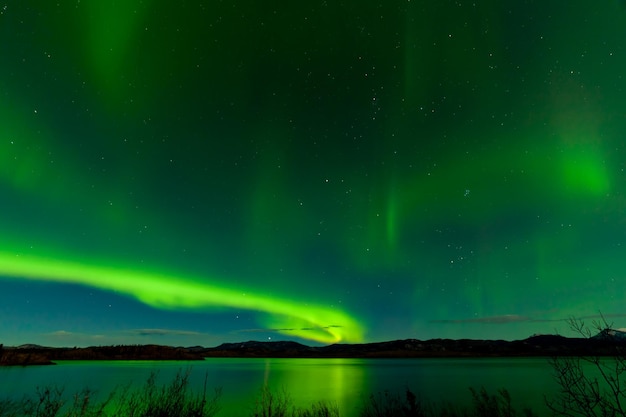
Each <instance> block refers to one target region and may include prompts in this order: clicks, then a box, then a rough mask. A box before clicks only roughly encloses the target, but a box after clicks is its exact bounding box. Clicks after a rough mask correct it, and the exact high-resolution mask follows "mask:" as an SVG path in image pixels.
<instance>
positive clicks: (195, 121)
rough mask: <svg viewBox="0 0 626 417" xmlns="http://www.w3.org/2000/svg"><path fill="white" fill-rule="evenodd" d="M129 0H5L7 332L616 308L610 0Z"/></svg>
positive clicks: (435, 329)
mask: <svg viewBox="0 0 626 417" xmlns="http://www.w3.org/2000/svg"><path fill="white" fill-rule="evenodd" d="M118 3H119V2H118ZM118 3H107V2H75V1H67V2H66V1H60V2H57V3H54V4H51V3H48V2H41V1H37V2H35V3H32V2H31V4H17V3H16V4H14V3H13V2H5V3H4V4H3V3H0V33H1V35H2V37H3V38H4V39H5V42H2V46H1V47H0V97H1V99H0V126H1V127H0V210H1V211H0V213H1V216H0V231H1V233H0V336H1V338H2V340H0V342H2V343H4V344H6V345H11V344H21V343H39V344H44V345H52V346H68V345H99V344H119V343H163V344H173V345H176V344H180V345H197V344H201V345H216V344H219V343H221V342H231V341H239V340H249V339H260V340H267V339H268V338H271V339H272V340H276V339H288V340H299V341H304V342H305V343H322V344H329V343H335V342H348V343H350V342H351V343H356V342H370V341H381V340H389V339H398V338H418V339H428V338H436V337H450V338H492V339H520V338H525V337H527V336H529V335H531V334H533V333H554V332H555V331H559V332H562V333H564V334H567V325H566V324H564V322H563V320H564V319H567V318H569V317H571V316H575V317H593V316H596V315H597V314H598V313H599V312H602V313H603V314H604V315H605V316H606V317H607V318H609V319H610V320H611V321H614V322H615V325H616V327H620V326H621V327H623V326H624V324H623V321H624V315H626V311H624V308H623V297H622V296H621V294H622V292H623V288H624V284H625V283H626V261H624V259H625V257H624V251H625V249H626V248H625V245H626V241H625V238H626V228H625V227H626V226H625V222H624V215H623V212H624V207H625V204H626V198H625V192H626V173H625V172H624V169H625V165H626V163H625V162H624V161H625V160H626V148H625V147H624V143H623V142H624V141H623V138H624V134H625V132H626V113H625V112H624V110H623V107H624V106H623V96H624V91H625V88H626V79H625V78H624V76H623V74H624V73H625V70H626V44H625V43H624V41H623V39H626V11H625V10H624V8H623V7H622V6H621V5H620V4H619V2H610V1H609V2H602V4H599V5H598V6H597V7H595V8H593V9H589V7H588V5H587V3H586V2H582V1H573V2H569V3H568V5H567V7H564V6H563V5H562V4H561V3H558V2H556V1H547V2H542V3H541V4H539V3H537V2H533V1H521V2H517V3H515V4H503V3H501V2H497V1H492V0H486V1H464V0H459V1H441V2H434V3H433V2H424V1H415V0H411V1H406V0H405V1H400V0H397V1H396V0H394V1H391V2H382V3H381V2H373V1H360V2H355V1H344V2H339V3H337V2H329V1H313V2H308V3H294V4H282V5H281V4H274V3H270V4H265V3H264V4H262V5H261V4H260V3H259V4H257V3H255V2H252V1H243V2H210V3H207V4H204V3H198V2H183V3H168V4H162V3H157V2H154V1H135V0H128V1H125V2H122V3H119V4H118Z"/></svg>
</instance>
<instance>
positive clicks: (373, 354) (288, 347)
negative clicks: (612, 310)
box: [0, 329, 626, 365]
mask: <svg viewBox="0 0 626 417" xmlns="http://www.w3.org/2000/svg"><path fill="white" fill-rule="evenodd" d="M624 336H626V333H624V332H620V331H613V330H610V329H607V330H603V331H602V332H600V333H599V334H598V335H596V336H593V337H591V338H588V339H587V338H568V337H563V336H558V335H535V336H531V337H529V338H526V339H523V340H514V341H506V340H481V339H430V340H419V339H404V340H392V341H387V342H376V343H361V344H341V343H340V344H332V345H328V346H320V347H311V346H306V345H303V344H301V343H297V342H292V341H272V342H259V341H248V342H237V343H222V344H221V345H219V346H216V347H212V348H205V347H202V346H193V347H187V348H184V347H171V346H161V345H118V346H91V347H87V348H76V347H75V348H49V347H42V346H38V345H21V346H19V347H13V348H9V347H2V346H1V345H0V365H31V364H51V363H53V361H55V360H203V359H204V358H208V357H250V358H278V357H280V358H443V357H523V356H580V355H598V356H611V355H614V354H615V352H616V350H615V348H616V347H618V346H619V347H622V346H623V347H626V337H624Z"/></svg>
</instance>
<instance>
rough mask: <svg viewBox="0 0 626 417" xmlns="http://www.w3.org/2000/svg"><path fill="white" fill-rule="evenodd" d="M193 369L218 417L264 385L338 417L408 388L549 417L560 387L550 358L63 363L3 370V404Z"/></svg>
mask: <svg viewBox="0 0 626 417" xmlns="http://www.w3.org/2000/svg"><path fill="white" fill-rule="evenodd" d="M187 369H191V377H190V381H191V384H192V387H193V388H194V389H195V390H198V391H200V390H202V388H203V385H204V381H205V376H206V377H207V378H208V380H207V381H208V382H207V386H208V387H209V391H212V389H213V388H218V387H221V389H222V398H221V401H220V404H221V405H222V410H221V412H220V413H219V414H218V415H219V416H224V417H229V416H246V415H249V414H250V409H251V407H252V405H253V404H254V401H255V398H257V397H258V394H259V390H260V389H261V387H263V386H264V385H267V386H269V387H270V388H271V389H272V390H283V389H284V390H285V391H286V392H288V393H289V396H290V398H291V399H292V401H293V402H294V403H295V404H297V405H301V406H308V405H310V404H311V403H313V402H318V401H320V400H322V401H325V402H327V403H331V404H336V405H337V406H338V407H339V410H340V415H341V416H345V417H352V416H354V415H355V414H356V413H357V412H358V411H359V409H360V407H362V404H363V403H364V401H365V400H367V398H368V397H369V396H370V395H371V394H377V393H380V392H383V391H385V390H387V391H390V392H391V393H398V394H401V395H404V391H405V390H406V389H407V388H409V389H411V390H412V391H413V392H414V393H416V394H417V395H418V397H421V398H423V399H427V400H429V401H433V402H439V401H447V402H451V403H454V404H469V403H471V394H470V392H469V387H475V388H480V387H481V386H484V387H485V388H486V389H487V390H488V391H489V392H490V393H494V394H495V393H496V390H497V389H499V388H506V389H507V390H508V391H509V392H510V394H511V397H512V401H513V405H514V406H516V407H521V406H529V407H531V408H533V410H535V411H536V412H539V413H540V414H541V415H547V413H546V408H545V405H544V400H543V398H544V395H548V396H549V395H550V394H551V393H553V392H555V391H556V389H557V387H556V385H555V383H554V381H553V378H552V370H551V368H550V366H549V365H548V361H547V359H545V358H491V359H474V358H471V359H247V358H246V359H241V358H209V359H206V360H205V361H200V362H197V361H192V362H186V361H173V362H162V361H154V362H153V361H96V362H91V361H59V362H58V365H56V366H40V367H35V366H33V367H5V368H0V398H7V397H8V398H15V399H19V398H22V397H23V396H24V395H33V394H34V393H35V392H36V388H37V387H38V386H39V387H43V386H51V385H56V386H63V387H64V388H65V393H66V394H67V395H68V396H69V395H71V394H73V393H77V392H79V391H80V390H81V389H82V388H85V387H89V388H91V389H94V390H96V391H97V392H98V393H99V394H100V395H102V396H105V395H106V394H108V393H109V392H111V391H112V390H114V389H115V388H116V387H120V386H126V385H128V384H129V383H132V384H133V386H136V387H140V386H142V384H144V383H145V381H146V379H147V378H148V376H149V375H150V374H151V373H153V372H158V381H159V382H163V383H167V382H169V381H171V379H172V378H173V377H174V376H175V375H176V373H177V372H179V371H183V372H184V371H185V370H187Z"/></svg>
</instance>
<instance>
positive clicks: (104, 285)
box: [0, 252, 363, 343]
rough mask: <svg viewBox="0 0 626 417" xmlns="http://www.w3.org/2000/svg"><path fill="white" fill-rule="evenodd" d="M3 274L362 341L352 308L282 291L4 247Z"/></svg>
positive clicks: (328, 339)
mask: <svg viewBox="0 0 626 417" xmlns="http://www.w3.org/2000/svg"><path fill="white" fill-rule="evenodd" d="M0 274H2V275H5V276H11V277H19V278H22V279H33V280H42V281H52V282H62V283H70V284H83V285H88V286H91V287H94V288H98V289H101V290H107V291H117V292H120V293H123V294H126V295H129V296H131V297H134V298H136V299H137V300H139V301H140V302H142V303H145V304H147V305H149V306H152V307H155V308H159V309H180V308H184V309H195V310H199V309H206V308H219V307H230V308H243V309H247V310H251V311H257V312H262V313H266V314H267V315H268V317H267V319H266V320H265V321H264V323H263V324H264V325H266V326H271V328H269V329H267V330H268V331H276V332H278V333H282V334H289V335H292V336H297V337H300V338H303V339H308V340H314V341H317V342H321V343H337V342H341V341H344V342H361V341H363V329H362V327H361V325H360V324H359V323H358V322H357V321H356V320H354V319H353V318H351V317H350V316H349V315H348V314H346V313H344V312H341V311H337V310H335V309H332V308H327V307H323V306H319V305H310V304H305V303H299V302H297V301H293V300H283V299H280V298H278V297H276V296H270V295H260V294H254V293H251V292H246V291H241V290H239V291H237V290H233V289H227V288H220V287H218V286H213V285H209V284H206V283H203V282H201V281H200V280H195V279H192V278H182V277H178V276H174V275H168V274H159V273H149V272H143V271H138V270H133V269H125V268H114V267H102V266H96V265H88V264H82V263H75V262H67V261H61V260H58V259H48V258H43V257H35V256H24V255H19V256H16V255H15V254H10V253H7V252H0Z"/></svg>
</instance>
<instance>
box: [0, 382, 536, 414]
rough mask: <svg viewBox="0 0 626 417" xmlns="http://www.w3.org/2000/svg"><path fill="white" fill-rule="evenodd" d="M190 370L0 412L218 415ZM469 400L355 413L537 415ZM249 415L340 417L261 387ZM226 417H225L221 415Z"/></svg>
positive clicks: (411, 402) (384, 401) (375, 400)
mask: <svg viewBox="0 0 626 417" xmlns="http://www.w3.org/2000/svg"><path fill="white" fill-rule="evenodd" d="M188 381H189V372H186V373H178V374H177V375H176V377H175V378H174V379H173V380H172V381H171V382H170V383H169V384H166V385H162V386H158V385H157V384H156V374H152V375H150V377H149V378H148V380H147V381H146V383H145V384H144V386H143V387H142V388H140V389H136V390H134V391H132V390H129V389H128V388H129V387H125V388H124V389H122V390H119V391H117V392H113V393H111V394H110V395H109V396H108V397H107V398H106V399H104V400H94V397H95V396H94V394H95V393H94V392H92V391H90V390H83V391H81V392H79V393H76V394H74V395H73V396H72V397H71V400H70V401H67V400H65V399H64V398H65V396H64V395H63V394H64V393H63V390H62V389H60V388H57V387H47V388H42V389H41V388H40V389H38V390H37V393H36V395H35V396H34V397H27V398H24V399H22V400H20V401H15V400H0V417H109V416H110V417H113V416H115V417H122V416H128V417H211V416H215V415H222V414H221V413H220V406H219V400H220V396H221V391H220V390H219V389H218V390H215V391H214V392H213V394H212V395H211V396H207V392H206V380H205V387H204V390H203V392H201V393H194V392H192V391H191V390H190V389H189V385H188ZM471 392H472V397H473V403H472V406H470V407H464V408H460V407H457V406H454V405H452V404H439V405H437V404H429V403H424V402H422V401H420V400H418V399H417V397H416V395H415V394H414V393H413V392H411V391H410V390H407V391H406V393H405V395H404V396H401V395H396V394H391V393H389V392H384V393H379V394H378V395H372V396H370V397H369V399H368V400H367V401H366V402H365V404H363V405H362V406H361V407H360V408H359V406H358V405H355V413H356V415H358V416H359V417H430V416H433V417H434V416H445V417H515V416H526V417H532V416H536V414H534V413H533V412H532V411H530V410H528V409H524V410H522V411H521V412H518V411H517V410H515V409H514V408H513V406H512V405H511V398H510V396H509V394H508V392H507V391H506V390H500V391H499V392H498V393H497V394H496V395H490V394H489V393H487V391H486V390H485V389H484V388H483V389H481V390H474V389H472V390H471ZM248 416H250V417H339V409H338V408H337V406H336V405H331V404H327V403H323V402H319V403H315V404H312V405H311V406H310V407H308V408H302V407H297V406H295V405H294V404H293V403H292V402H291V400H290V398H289V395H288V394H287V393H286V392H284V391H279V392H273V391H271V390H269V389H268V388H263V389H262V390H261V391H260V393H259V395H258V397H257V398H256V400H255V402H254V404H252V405H251V409H250V412H249V413H248ZM226 417H230V416H226Z"/></svg>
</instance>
